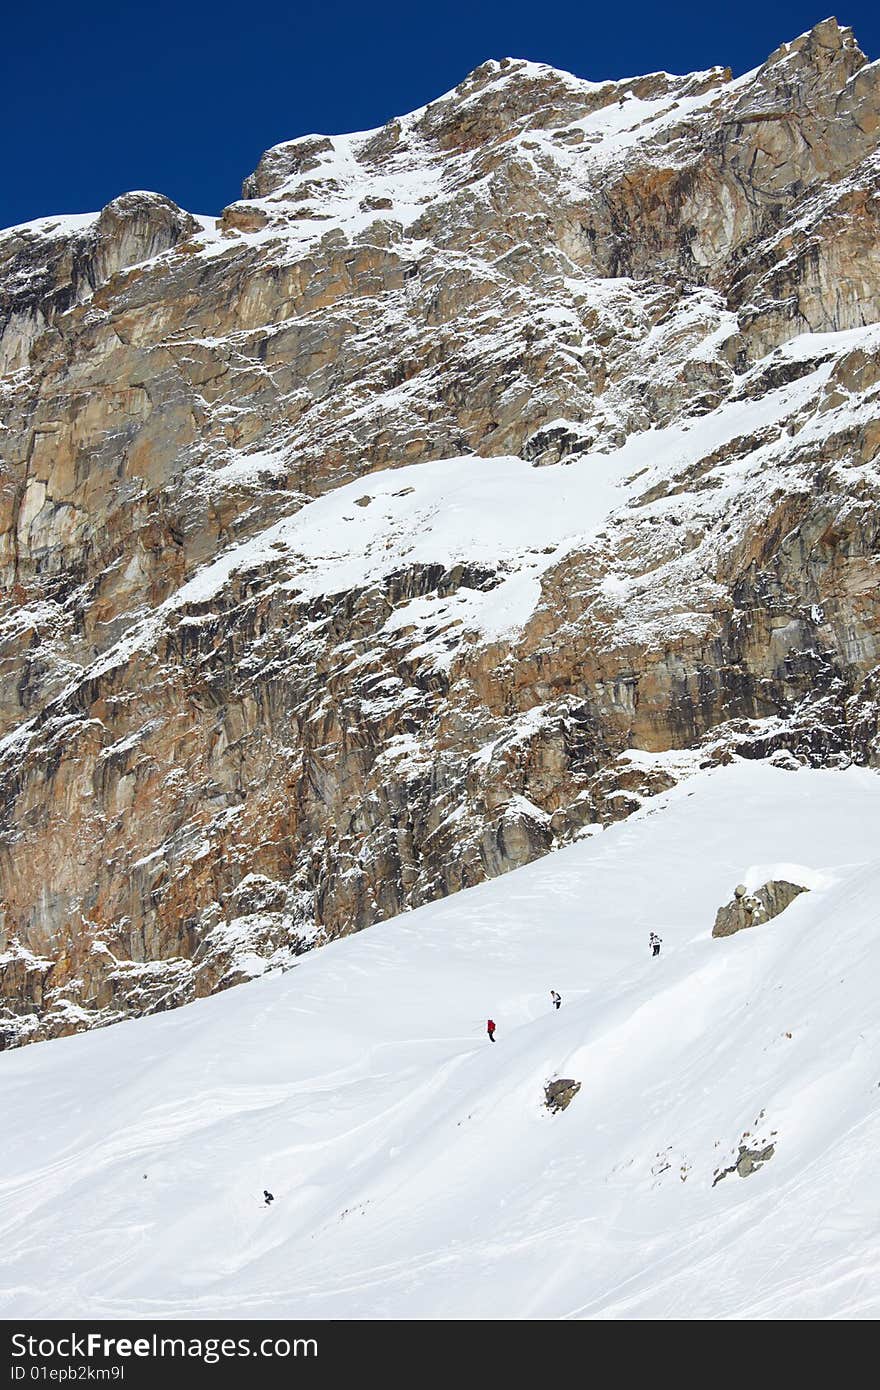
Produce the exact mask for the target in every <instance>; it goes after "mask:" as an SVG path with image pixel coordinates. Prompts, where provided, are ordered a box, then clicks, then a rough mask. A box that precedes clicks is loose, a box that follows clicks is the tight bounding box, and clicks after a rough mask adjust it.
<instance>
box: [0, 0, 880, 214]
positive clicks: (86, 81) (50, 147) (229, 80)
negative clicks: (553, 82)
mask: <svg viewBox="0 0 880 1390" xmlns="http://www.w3.org/2000/svg"><path fill="white" fill-rule="evenodd" d="M828 5H829V0H824V3H823V0H820V3H818V4H812V3H809V2H808V0H762V3H756V0H741V3H737V4H728V3H724V0H721V2H720V3H715V4H713V3H712V2H711V0H702V3H694V2H693V0H686V2H683V3H676V0H669V2H668V3H666V4H660V3H656V0H655V2H654V3H639V0H635V2H634V3H628V4H625V5H620V4H618V5H614V4H607V3H606V4H603V5H599V4H593V3H591V0H581V2H580V3H570V2H569V0H553V3H547V2H546V0H543V2H542V0H532V2H531V3H529V4H523V3H518V0H506V3H500V0H482V2H481V0H471V3H457V2H456V3H452V2H451V0H450V2H449V3H446V0H437V3H434V4H430V3H428V4H424V3H419V0H410V3H407V4H404V3H399V2H398V0H389V3H386V4H383V5H381V6H376V5H374V4H367V3H360V4H355V3H351V2H350V0H338V3H335V4H331V3H328V0H324V3H313V2H312V0H288V3H278V0H261V3H256V4H250V5H248V4H242V3H240V0H239V3H232V0H212V3H210V4H209V3H205V0H189V3H188V0H173V3H172V0H153V3H151V4H131V3H126V0H113V2H112V3H111V2H110V0H92V3H90V4H89V5H88V6H73V5H71V4H70V3H69V0H67V3H64V4H61V3H57V2H56V0H42V3H40V4H39V5H25V4H24V3H22V2H21V0H18V3H14V0H12V3H11V0H7V3H6V5H5V7H4V20H3V36H2V57H0V67H2V71H0V130H2V149H3V162H2V177H0V226H10V225H11V224H13V223H16V222H22V221H25V220H27V219H30V218H33V217H39V216H43V215H45V214H48V213H53V212H81V211H91V210H92V209H94V208H98V207H101V206H103V204H104V203H106V202H108V201H109V200H110V199H111V198H113V197H115V196H116V194H118V193H122V192H124V191H125V190H126V189H129V188H151V189H157V190H158V191H159V192H162V193H166V194H168V195H169V197H172V198H174V199H175V200H176V201H177V202H179V203H181V204H182V205H183V206H184V207H188V208H190V209H191V210H193V211H195V212H205V213H215V212H217V211H219V209H220V208H222V207H223V206H224V205H225V204H226V203H228V202H231V201H232V200H233V199H234V198H236V197H237V196H238V194H239V191H240V185H241V180H242V178H243V177H244V176H245V175H246V174H247V173H249V172H250V170H251V169H252V168H253V166H254V165H255V163H256V161H257V159H258V158H259V156H260V154H261V153H262V151H263V150H264V149H266V148H267V147H268V146H269V145H272V144H276V143H277V142H278V141H279V140H285V139H289V138H291V137H293V136H296V135H302V134H306V133H308V132H311V131H327V132H331V133H332V132H337V131H345V130H362V129H368V128H370V127H372V126H376V125H380V124H382V123H383V122H384V121H386V120H387V119H388V118H389V117H391V116H393V115H396V114H399V113H400V112H403V111H408V110H411V109H412V108H413V107H416V106H420V105H423V104H424V103H425V102H427V101H430V100H431V99H432V98H433V97H435V96H438V95H440V93H441V92H444V91H446V90H448V89H449V88H450V87H453V86H455V84H456V83H457V82H459V81H461V79H462V78H463V77H464V76H465V74H466V73H467V72H469V71H470V70H471V69H472V68H474V67H476V66H477V64H479V63H481V62H483V61H484V60H485V59H486V58H501V57H504V56H505V55H511V56H514V57H522V58H532V59H535V60H537V61H540V62H548V63H553V64H554V65H555V66H557V67H564V68H567V69H569V70H570V71H572V72H575V73H577V74H578V75H579V76H582V77H589V78H592V79H602V78H606V77H623V76H627V75H630V74H632V73H638V72H646V71H652V70H656V69H658V68H665V69H667V70H668V71H672V72H687V71H691V70H692V69H695V68H705V67H711V66H712V65H713V64H714V63H728V64H729V65H730V66H731V67H732V68H733V69H734V71H735V72H743V71H745V70H746V69H748V68H750V67H754V66H755V65H756V64H757V63H759V62H761V61H762V60H763V59H764V58H765V57H766V56H767V54H768V53H769V52H770V51H771V50H772V49H773V48H775V47H776V46H777V45H778V44H779V43H780V42H782V41H783V40H784V39H788V38H793V37H794V36H795V35H796V34H798V33H801V32H802V31H803V30H804V29H808V28H809V27H810V26H811V25H812V24H814V23H816V22H817V21H818V20H820V19H823V18H824V17H825V16H826V15H827V14H828V13H829V9H828ZM836 13H837V16H838V19H839V20H840V22H841V23H842V24H843V23H846V24H851V25H852V26H853V27H854V28H855V31H856V36H857V37H858V39H859V41H860V43H861V46H862V48H863V49H864V51H865V52H866V53H867V55H868V56H869V57H870V58H875V57H880V7H878V6H877V4H876V3H872V2H871V0H846V8H845V9H840V10H838V11H837V12H836Z"/></svg>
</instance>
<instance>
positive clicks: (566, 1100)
mask: <svg viewBox="0 0 880 1390" xmlns="http://www.w3.org/2000/svg"><path fill="white" fill-rule="evenodd" d="M580 1089H581V1083H580V1082H579V1081H572V1080H571V1078H570V1077H564V1076H563V1077H559V1078H558V1079H557V1080H556V1081H548V1083H547V1085H546V1086H545V1087H544V1104H545V1105H546V1107H547V1109H548V1110H549V1111H550V1112H551V1113H552V1114H554V1115H555V1114H557V1113H558V1111H560V1110H566V1109H567V1108H568V1106H569V1105H571V1102H572V1101H573V1100H574V1098H575V1096H576V1095H577V1093H578V1091H579V1090H580Z"/></svg>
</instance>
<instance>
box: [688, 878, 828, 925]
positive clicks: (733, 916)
mask: <svg viewBox="0 0 880 1390" xmlns="http://www.w3.org/2000/svg"><path fill="white" fill-rule="evenodd" d="M807 891H808V890H807V889H806V888H803V887H801V886H800V885H799V884H797V883H788V882H787V881H786V880H785V879H771V880H770V882H769V883H765V884H762V886H761V887H760V888H757V889H756V890H755V892H754V893H750V892H749V891H748V889H747V888H746V887H745V886H744V885H743V884H740V885H739V886H738V887H737V889H736V891H735V893H734V895H733V899H732V901H731V902H729V903H725V905H724V907H719V909H718V913H717V916H716V918H715V925H714V927H713V928H712V935H713V936H733V934H734V932H738V931H743V929H744V928H746V927H756V926H758V925H759V924H760V923H761V922H769V921H770V919H771V918H772V917H778V916H779V914H780V912H784V911H785V909H786V908H787V907H788V905H789V903H793V902H794V900H795V898H797V897H799V895H800V894H801V893H806V892H807Z"/></svg>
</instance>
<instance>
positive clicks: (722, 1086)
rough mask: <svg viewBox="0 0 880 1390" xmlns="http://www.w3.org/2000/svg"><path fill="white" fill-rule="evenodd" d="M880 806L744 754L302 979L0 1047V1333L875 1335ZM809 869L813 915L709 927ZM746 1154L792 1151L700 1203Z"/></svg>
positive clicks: (840, 783) (312, 962)
mask: <svg viewBox="0 0 880 1390" xmlns="http://www.w3.org/2000/svg"><path fill="white" fill-rule="evenodd" d="M640 756H641V757H642V758H644V757H646V756H647V755H645V754H641V755H640ZM878 813H880V777H878V776H877V774H876V773H874V772H870V771H866V770H864V769H855V768H853V769H849V770H848V771H845V772H829V771H810V770H802V771H799V772H796V773H793V772H787V771H783V770H780V769H776V768H773V767H771V766H768V765H767V764H758V763H745V762H736V763H734V764H732V765H731V766H728V767H723V768H718V769H715V770H712V771H708V772H703V773H699V774H697V775H696V776H695V777H693V778H691V779H690V780H688V781H686V782H684V783H682V784H681V785H679V786H678V787H677V788H675V789H674V790H673V791H671V792H669V793H666V794H664V795H663V796H661V797H658V798H655V799H653V800H652V801H649V802H647V803H646V804H645V806H644V807H643V809H642V810H640V811H639V812H637V813H636V814H635V815H634V816H633V817H631V818H630V819H629V820H628V821H625V822H621V823H620V824H617V825H615V826H613V827H611V828H610V829H608V830H606V831H605V832H604V833H602V834H600V835H596V836H593V837H592V838H590V839H589V840H586V841H584V842H582V843H580V844H577V845H574V846H572V847H569V848H567V849H564V850H560V851H559V852H557V853H554V854H552V855H550V856H549V857H547V858H545V859H543V860H541V861H539V862H537V863H535V864H533V865H530V866H529V867H527V868H525V869H521V870H517V871H515V872H513V873H510V874H508V875H506V876H504V877H502V878H500V879H496V880H494V881H492V882H490V883H487V884H484V885H482V886H481V887H478V888H475V889H472V890H469V891H466V892H462V893H459V894H457V895H455V896H454V897H452V898H449V899H447V900H445V901H443V902H439V903H434V904H431V905H429V906H427V907H424V908H421V909H419V910H418V911H415V912H413V913H410V914H407V915H405V916H403V917H401V918H397V919H395V920H394V921H391V922H388V923H385V924H383V925H379V926H376V927H373V928H371V929H370V930H369V931H368V932H364V933H361V934H359V935H357V936H354V937H348V938H346V939H344V940H341V941H339V942H336V943H334V944H331V945H329V946H327V947H325V948H323V949H322V950H321V951H319V952H316V953H314V954H313V955H310V956H308V957H305V958H303V959H302V960H301V962H300V963H299V964H298V965H297V967H296V968H295V969H294V970H292V971H289V972H288V973H286V974H283V975H281V974H277V973H276V974H273V975H270V976H267V977H264V978H263V979H262V980H259V981H257V982H255V983H253V984H250V985H244V986H241V987H239V988H237V989H235V990H232V991H230V992H227V993H224V994H221V995H219V996H216V997H213V998H211V999H207V1000H204V1001H201V1002H199V1003H196V1004H193V1005H191V1006H189V1007H187V1008H185V1009H182V1010H178V1011H176V1012H172V1013H168V1014H162V1015H157V1016H155V1017H152V1018H148V1019H141V1020H137V1021H131V1022H127V1023H122V1024H118V1025H116V1026H115V1027H113V1028H112V1029H107V1030H103V1031H98V1032H94V1033H90V1034H84V1035H80V1036H77V1037H73V1038H67V1039H63V1040H59V1041H57V1042H50V1043H40V1044H39V1045H37V1046H34V1047H29V1048H25V1049H23V1050H21V1051H16V1052H11V1053H8V1054H6V1055H4V1056H3V1057H2V1058H0V1107H2V1115H3V1120H4V1123H3V1126H2V1133H0V1174H2V1177H0V1235H2V1239H0V1315H2V1316H4V1317H7V1318H13V1317H15V1318H23V1317H39V1316H44V1317H45V1316H50V1315H51V1316H55V1317H65V1318H77V1317H79V1318H83V1317H113V1318H116V1317H120V1318H121V1317H160V1318H165V1317H187V1316H191V1317H199V1316H207V1317H211V1318H221V1317H225V1316H240V1317H246V1318H259V1317H269V1316H282V1317H283V1316H302V1317H307V1316H315V1317H322V1318H326V1317H334V1318H368V1317H369V1318H391V1317H407V1318H514V1317H517V1318H521V1317H531V1318H601V1319H606V1318H681V1319H685V1318H738V1319H739V1318H768V1319H769V1318H844V1317H845V1318H870V1317H876V1316H877V1314H878V1312H880V1294H878V1292H877V1288H878V1285H877V1273H878V1265H880V1208H878V1203H877V1199H876V1182H875V1178H874V1167H875V1163H874V1155H875V1153H876V1150H877V1146H878V1141H880V1089H878V1083H880V1052H878V1043H880V1021H878V1013H877V1007H876V986H875V983H874V980H875V966H874V957H875V955H876V952H877V949H878V945H880V924H878V920H877V901H878V895H880V853H878V849H877V845H878V837H877V825H878ZM792 866H796V867H798V868H799V870H800V871H801V872H802V873H803V874H805V875H810V876H811V877H810V883H811V891H810V892H809V893H807V894H803V895H802V896H801V897H799V898H798V899H797V900H796V901H795V902H794V903H793V904H792V905H791V906H790V907H789V908H788V909H787V910H786V912H785V913H784V915H783V916H782V917H780V918H778V919H776V920H775V921H773V922H770V923H767V924H765V925H763V926H759V927H756V928H754V929H752V930H750V931H746V932H741V933H739V934H738V935H736V936H734V937H732V938H729V939H725V940H719V941H714V940H712V939H711V935H710V933H711V928H712V924H713V921H714V915H715V911H716V909H717V907H718V906H719V905H720V904H721V903H722V902H725V901H727V900H728V899H729V897H730V896H731V893H732V889H733V887H734V885H735V884H736V883H737V882H739V881H740V880H745V881H748V882H752V881H756V880H757V879H759V878H760V877H762V876H766V875H769V874H771V873H774V872H779V871H780V870H784V869H786V868H788V869H789V870H791V867H792ZM651 929H656V930H658V931H659V933H660V935H661V936H662V937H663V940H664V946H663V954H662V955H661V957H660V958H659V960H653V959H651V958H650V956H649V954H648V932H649V930H651ZM551 988H557V989H559V990H560V991H561V993H562V995H563V1007H562V1010H561V1011H560V1012H559V1013H556V1012H554V1011H553V1010H552V1008H551V1007H550V998H549V991H550V989H551ZM489 1015H491V1016H492V1017H493V1018H495V1019H496V1020H497V1022H498V1025H499V1028H498V1041H497V1043H496V1044H495V1046H494V1047H493V1046H491V1045H490V1044H488V1043H487V1042H486V1038H485V1020H486V1018H487V1017H488V1016H489ZM789 1034H790V1036H789ZM554 1075H560V1076H571V1077H573V1078H575V1079H577V1080H579V1081H581V1083H582V1089H581V1091H580V1093H579V1094H578V1095H577V1096H576V1097H575V1099H574V1100H573V1101H572V1103H571V1105H570V1107H569V1108H568V1109H567V1110H566V1111H565V1112H563V1113H561V1114H559V1115H555V1116H551V1115H549V1114H548V1113H547V1112H546V1110H544V1109H543V1107H542V1104H541V1102H542V1098H543V1087H544V1084H545V1083H546V1081H547V1080H548V1079H549V1078H550V1077H552V1076H554ZM747 1131H748V1132H749V1136H750V1137H748V1138H746V1139H745V1140H743V1139H742V1136H743V1135H744V1134H745V1133H746V1132H747ZM771 1136H773V1137H772V1139H771ZM741 1141H742V1142H745V1143H747V1144H754V1145H756V1146H758V1147H761V1146H763V1145H764V1144H766V1143H768V1142H773V1143H775V1145H776V1151H775V1154H774V1156H773V1157H772V1158H771V1159H770V1160H769V1161H768V1162H767V1163H766V1164H765V1165H764V1166H763V1167H762V1168H760V1169H759V1170H758V1171H757V1172H755V1173H753V1174H752V1175H751V1176H750V1177H748V1178H746V1179H742V1178H740V1177H739V1176H738V1175H737V1174H736V1173H732V1174H730V1175H729V1176H727V1177H726V1178H725V1179H724V1180H723V1181H721V1182H719V1183H717V1185H715V1186H714V1187H713V1185H712V1184H713V1176H714V1174H715V1172H716V1170H717V1169H719V1168H723V1167H726V1166H728V1165H730V1164H731V1163H732V1162H733V1161H734V1160H735V1158H736V1156H737V1151H738V1144H739V1143H740V1142H741ZM145 1175H146V1176H145ZM264 1187H265V1188H268V1189H269V1190H270V1191H272V1192H273V1193H274V1194H275V1198H276V1200H275V1203H274V1205H273V1206H272V1207H271V1208H265V1207H263V1206H262V1205H261V1202H262V1196H261V1194H262V1190H263V1188H264Z"/></svg>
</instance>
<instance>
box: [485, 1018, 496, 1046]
mask: <svg viewBox="0 0 880 1390" xmlns="http://www.w3.org/2000/svg"><path fill="white" fill-rule="evenodd" d="M486 1032H487V1033H488V1034H489V1041H490V1042H494V1041H495V1020H494V1019H491V1018H490V1019H489V1020H488V1022H487V1023H486Z"/></svg>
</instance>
